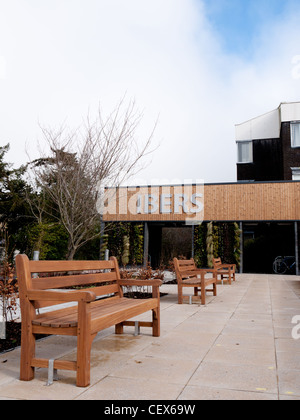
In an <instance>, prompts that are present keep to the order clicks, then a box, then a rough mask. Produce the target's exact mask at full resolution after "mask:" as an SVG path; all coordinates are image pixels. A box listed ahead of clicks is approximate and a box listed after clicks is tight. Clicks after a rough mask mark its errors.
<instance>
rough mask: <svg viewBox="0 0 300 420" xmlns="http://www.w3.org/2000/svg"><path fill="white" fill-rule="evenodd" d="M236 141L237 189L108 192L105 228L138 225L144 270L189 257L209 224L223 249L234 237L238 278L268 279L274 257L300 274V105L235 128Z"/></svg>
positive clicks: (192, 187) (234, 186)
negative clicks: (118, 224)
mask: <svg viewBox="0 0 300 420" xmlns="http://www.w3.org/2000/svg"><path fill="white" fill-rule="evenodd" d="M236 142H237V147H238V163H237V180H238V182H235V183H226V184H224V183H219V184H202V185H200V184H194V185H169V186H168V185H158V186H143V187H130V188H126V187H124V188H119V189H115V190H114V189H112V190H110V189H108V190H107V193H108V200H107V203H106V206H105V209H104V214H103V222H104V223H110V222H129V223H139V224H140V226H141V225H142V226H143V232H144V234H143V247H144V251H143V255H144V264H146V263H147V262H148V261H149V260H150V261H151V265H152V266H154V268H156V267H157V266H158V265H159V264H160V262H161V260H162V259H163V258H164V257H167V258H169V259H170V257H172V256H177V255H180V254H184V255H185V256H186V257H187V258H189V257H191V256H194V255H195V252H196V251H197V247H198V251H199V231H200V230H201V229H200V228H199V226H202V227H204V228H203V230H205V226H207V225H208V224H211V223H212V222H213V226H214V228H216V230H218V229H219V231H220V232H222V235H224V240H223V239H222V241H223V242H226V240H228V238H229V237H230V235H231V237H232V234H233V233H232V232H234V235H236V232H237V231H239V234H240V238H239V245H238V246H239V248H240V249H239V251H240V255H241V257H240V272H256V273H272V272H273V261H274V260H275V258H276V257H277V256H292V257H293V258H294V259H295V272H296V274H299V245H300V243H299V241H300V239H299V228H300V205H299V203H300V102H295V103H281V104H280V106H279V107H278V108H277V109H275V110H274V111H271V112H269V113H267V114H264V115H262V116H259V117H256V118H253V119H252V120H250V121H247V122H245V123H243V124H239V125H237V126H236ZM233 225H234V229H232V226H233ZM236 226H238V229H237V228H236ZM206 234H207V232H206ZM197 235H198V236H197ZM226 235H227V237H226ZM206 238H207V237H206ZM201 240H202V249H204V248H203V247H205V240H203V239H201V238H200V242H201ZM170 245H171V246H172V250H171V251H170V252H169V253H167V251H168V247H170ZM232 245H233V242H232V240H231V244H230V246H231V250H232ZM218 246H219V245H218ZM224 249H225V247H224ZM224 249H223V251H224ZM181 251H182V252H181ZM218 251H219V249H218V250H217V252H218ZM172 252H173V255H172ZM175 253H176V255H175ZM203 253H205V249H204V251H203ZM223 254H224V255H225V254H226V253H223ZM227 255H228V256H230V254H227ZM231 255H232V254H231ZM219 256H221V255H219ZM227 262H231V263H233V262H234V261H227Z"/></svg>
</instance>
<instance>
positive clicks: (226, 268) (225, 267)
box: [213, 258, 236, 284]
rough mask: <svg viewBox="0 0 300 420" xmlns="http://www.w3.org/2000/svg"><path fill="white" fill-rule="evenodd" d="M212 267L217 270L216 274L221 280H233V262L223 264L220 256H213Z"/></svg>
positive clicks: (234, 266) (234, 268) (234, 267)
mask: <svg viewBox="0 0 300 420" xmlns="http://www.w3.org/2000/svg"><path fill="white" fill-rule="evenodd" d="M213 264H214V268H215V269H216V270H217V275H220V276H221V281H222V284H223V281H224V280H225V281H228V283H229V284H231V280H233V281H235V270H236V265H235V264H223V263H222V260H221V258H213Z"/></svg>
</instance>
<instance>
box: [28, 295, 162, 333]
mask: <svg viewBox="0 0 300 420" xmlns="http://www.w3.org/2000/svg"><path fill="white" fill-rule="evenodd" d="M97 303H98V305H97ZM145 306H146V307H147V309H148V308H149V310H150V309H154V308H155V307H157V299H153V298H152V299H128V298H119V299H113V300H108V301H107V302H105V301H100V302H95V304H94V305H93V306H92V307H91V318H92V323H93V321H95V320H97V324H101V323H102V322H103V321H104V322H105V325H106V324H107V323H109V324H110V326H112V325H115V324H116V322H118V321H116V317H117V318H118V319H119V318H121V319H123V317H124V312H128V313H129V319H130V318H132V317H133V316H136V315H139V314H140V313H141V312H140V311H142V312H145ZM131 314H133V315H132V316H131ZM77 317H78V315H77V305H76V306H72V307H70V308H64V309H61V310H57V311H54V312H50V313H45V314H41V315H38V316H37V318H36V319H35V320H33V321H32V324H33V325H36V326H42V327H52V328H68V327H76V326H77ZM98 321H99V322H98Z"/></svg>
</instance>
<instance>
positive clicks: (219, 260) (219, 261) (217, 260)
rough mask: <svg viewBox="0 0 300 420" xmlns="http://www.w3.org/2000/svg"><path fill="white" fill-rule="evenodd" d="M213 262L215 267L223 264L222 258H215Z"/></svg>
mask: <svg viewBox="0 0 300 420" xmlns="http://www.w3.org/2000/svg"><path fill="white" fill-rule="evenodd" d="M213 264H214V268H218V267H220V266H221V265H222V260H221V258H213Z"/></svg>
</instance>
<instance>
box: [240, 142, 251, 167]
mask: <svg viewBox="0 0 300 420" xmlns="http://www.w3.org/2000/svg"><path fill="white" fill-rule="evenodd" d="M237 145H238V163H252V162H253V147H252V141H240V142H238V143H237Z"/></svg>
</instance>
